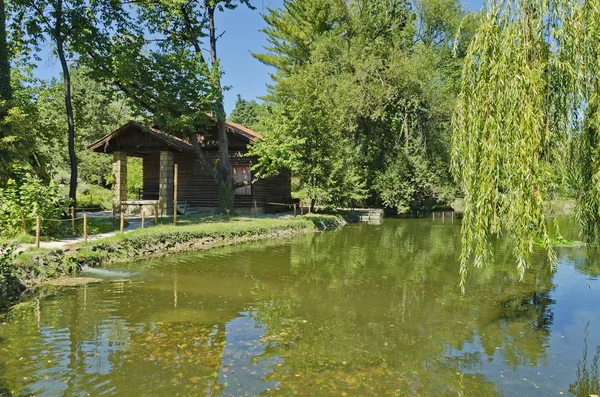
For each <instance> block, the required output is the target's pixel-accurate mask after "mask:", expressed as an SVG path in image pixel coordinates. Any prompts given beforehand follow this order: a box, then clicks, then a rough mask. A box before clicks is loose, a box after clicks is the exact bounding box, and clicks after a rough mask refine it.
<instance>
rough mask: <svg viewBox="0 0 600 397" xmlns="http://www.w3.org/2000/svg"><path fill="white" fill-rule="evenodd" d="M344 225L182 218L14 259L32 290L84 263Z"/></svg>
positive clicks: (315, 220) (335, 219)
mask: <svg viewBox="0 0 600 397" xmlns="http://www.w3.org/2000/svg"><path fill="white" fill-rule="evenodd" d="M90 220H92V219H90ZM94 221H97V222H98V224H97V225H96V226H98V227H99V228H101V227H108V226H112V220H111V219H95V220H93V222H94ZM343 224H344V221H343V219H342V218H341V217H340V216H335V215H306V216H298V217H287V218H246V217H231V218H228V217H221V216H189V217H185V218H182V219H181V222H180V223H179V224H178V225H176V226H175V225H172V224H159V225H157V226H153V227H148V228H145V229H137V230H134V231H132V232H129V233H120V234H116V235H114V236H111V237H107V238H104V239H101V240H97V241H94V242H90V243H81V244H79V246H74V247H70V249H68V250H64V251H62V250H61V251H56V250H48V249H28V250H26V251H24V252H22V253H20V254H19V255H18V256H17V257H16V258H15V259H14V260H13V261H12V262H13V263H12V265H13V266H14V273H15V275H16V277H17V279H18V280H21V282H22V284H23V286H24V287H27V288H31V287H33V286H35V285H37V284H39V283H42V282H44V281H47V280H49V279H52V278H56V277H60V276H63V275H67V274H74V272H75V271H76V269H77V268H79V266H81V265H83V264H86V265H89V266H92V267H94V266H99V265H104V264H107V263H109V262H119V261H129V260H133V259H136V258H138V259H139V258H147V257H151V256H156V255H164V254H165V253H166V252H171V253H177V252H179V251H182V250H186V249H193V248H194V247H198V249H199V248H211V247H215V246H222V245H227V244H233V243H239V242H243V241H249V240H255V239H267V238H275V237H279V236H289V235H292V234H296V233H303V232H311V231H317V230H328V229H335V228H339V227H341V226H343ZM69 226H70V223H69ZM98 230H100V229H98ZM74 248H77V249H74ZM16 297H17V296H14V297H12V298H16Z"/></svg>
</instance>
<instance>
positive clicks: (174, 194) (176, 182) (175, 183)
mask: <svg viewBox="0 0 600 397" xmlns="http://www.w3.org/2000/svg"><path fill="white" fill-rule="evenodd" d="M173 173H174V175H173V224H174V225H177V187H178V186H177V185H178V180H177V179H178V176H179V165H178V164H175V170H174V171H173Z"/></svg>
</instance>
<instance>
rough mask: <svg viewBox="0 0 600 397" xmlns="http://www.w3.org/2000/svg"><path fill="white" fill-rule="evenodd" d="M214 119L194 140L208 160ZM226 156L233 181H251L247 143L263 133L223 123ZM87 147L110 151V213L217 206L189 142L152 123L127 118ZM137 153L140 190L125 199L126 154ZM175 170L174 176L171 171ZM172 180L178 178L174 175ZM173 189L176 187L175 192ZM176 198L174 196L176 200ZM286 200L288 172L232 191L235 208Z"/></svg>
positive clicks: (260, 207)
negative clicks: (119, 125)
mask: <svg viewBox="0 0 600 397" xmlns="http://www.w3.org/2000/svg"><path fill="white" fill-rule="evenodd" d="M212 121H213V123H212V124H211V125H209V126H208V127H206V131H201V132H199V133H198V135H197V136H198V140H199V142H200V144H201V146H202V148H203V150H204V152H205V153H206V156H207V158H208V159H209V161H210V162H211V163H213V164H215V163H216V162H217V161H218V158H219V156H218V139H217V137H218V132H217V125H216V122H215V120H214V118H213V119H212ZM226 127H227V134H228V138H229V159H230V161H231V164H232V171H233V176H234V181H236V182H243V181H251V180H252V179H251V178H252V170H251V168H252V166H253V165H254V164H256V162H257V158H256V157H252V156H248V146H249V145H253V144H254V143H255V142H257V141H260V140H262V139H263V137H262V136H261V135H260V134H258V133H257V132H254V131H252V130H250V129H248V128H245V127H243V126H241V125H239V124H235V123H232V122H229V121H227V122H226ZM87 149H88V150H89V151H92V152H96V153H106V154H112V156H113V176H114V185H113V212H114V213H120V212H124V213H139V212H142V211H143V212H144V213H145V214H146V215H148V216H152V215H154V214H155V212H158V214H159V215H172V214H173V211H174V208H175V207H176V208H177V210H178V211H179V212H184V211H185V212H188V213H190V212H213V211H215V210H216V208H218V206H219V187H218V185H217V183H216V182H215V181H214V179H213V177H212V176H211V175H210V174H209V173H208V172H207V170H206V169H205V168H204V167H203V166H202V164H201V162H200V160H198V159H197V156H196V153H195V151H194V148H193V146H192V144H191V143H189V142H188V141H187V140H185V139H184V138H183V136H178V135H171V134H167V133H165V132H163V131H161V130H159V129H158V128H156V127H154V126H149V127H146V126H143V125H142V124H140V123H138V122H135V121H129V122H128V123H126V124H125V125H123V126H121V127H120V128H118V129H117V130H115V131H114V132H112V133H110V134H108V135H106V136H104V137H102V138H101V139H99V140H97V141H96V142H94V143H92V144H90V145H89V146H88V147H87ZM129 156H133V157H140V158H142V164H143V182H144V183H143V189H142V192H141V197H139V199H138V200H128V199H127V158H128V157H129ZM176 169H177V176H175V172H176V171H175V170H176ZM176 179H177V183H175V180H176ZM175 189H177V192H175ZM175 200H176V201H177V202H176V203H175ZM290 200H291V172H290V171H289V170H281V172H280V173H279V174H278V175H276V176H274V177H272V178H266V179H260V180H258V181H256V182H255V183H253V184H252V185H248V186H244V187H241V188H238V189H236V190H235V200H234V208H235V209H236V210H237V211H238V212H242V213H244V212H247V213H255V212H265V210H268V209H269V208H271V207H273V206H274V205H275V204H277V203H282V205H285V203H287V202H289V201H290Z"/></svg>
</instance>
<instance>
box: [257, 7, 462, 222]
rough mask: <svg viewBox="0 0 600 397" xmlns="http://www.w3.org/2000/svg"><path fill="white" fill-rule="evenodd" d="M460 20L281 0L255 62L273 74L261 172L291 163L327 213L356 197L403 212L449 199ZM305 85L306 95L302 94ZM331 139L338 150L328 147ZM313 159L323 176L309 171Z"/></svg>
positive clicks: (426, 10)
mask: <svg viewBox="0 0 600 397" xmlns="http://www.w3.org/2000/svg"><path fill="white" fill-rule="evenodd" d="M445 9H448V11H446V12H445V13H443V14H442V15H443V16H442V17H440V16H439V15H438V11H440V10H445ZM464 15H465V13H464V12H463V11H462V9H461V7H460V6H459V5H458V3H457V2H450V1H442V0H426V1H422V2H419V3H418V4H417V5H416V6H415V8H414V9H413V8H411V7H410V6H409V4H408V3H407V2H405V1H401V0H386V1H381V2H368V1H359V0H357V1H350V2H342V1H335V0H311V1H292V0H288V1H285V2H284V4H283V7H282V8H281V9H269V10H268V12H267V14H266V15H265V16H264V19H265V21H266V22H267V24H268V26H267V28H266V29H265V30H264V32H265V33H266V34H267V35H268V38H267V40H268V41H269V43H270V45H269V46H267V47H266V48H265V50H266V52H265V53H262V54H254V56H255V57H256V58H257V59H259V60H260V61H261V62H263V63H265V64H267V65H270V66H273V67H275V68H276V74H275V76H274V84H273V86H271V88H270V90H269V94H268V95H267V97H266V98H265V99H266V104H267V107H270V108H271V109H272V111H271V112H270V113H269V114H268V115H267V116H265V118H264V119H263V120H261V122H262V123H265V124H269V128H266V127H265V128H264V130H263V131H262V132H263V133H264V135H265V137H266V140H265V142H264V143H260V144H259V145H257V146H256V149H255V150H256V153H257V154H259V155H260V156H261V167H262V169H263V172H266V173H269V172H274V171H275V170H276V169H277V166H275V164H277V163H281V162H285V161H286V159H289V160H290V164H291V165H293V168H292V169H293V171H294V172H296V173H298V175H299V176H300V182H301V185H302V187H304V188H306V189H307V190H308V191H312V192H313V193H311V194H318V195H319V197H317V196H311V198H312V199H313V200H319V201H322V202H323V203H325V204H327V203H329V204H331V205H347V204H350V203H351V202H354V203H355V204H356V203H360V202H361V201H362V200H363V199H364V200H366V202H368V203H371V204H383V205H385V206H388V207H392V208H395V209H397V210H398V211H407V210H409V209H410V208H415V207H416V208H419V207H421V206H424V205H427V201H428V200H436V199H437V200H440V199H445V198H447V197H449V196H451V195H452V192H453V184H452V181H451V176H450V173H449V172H448V168H449V167H448V164H449V142H450V139H449V138H450V119H451V115H452V109H453V105H454V99H455V96H456V91H457V86H458V84H457V80H458V79H459V76H460V65H461V57H462V56H463V55H464V49H465V47H466V46H465V45H464V44H463V42H464V41H468V39H469V37H470V34H471V32H472V25H473V21H472V20H471V19H468V20H467V21H466V22H465V24H464V29H463V30H462V32H460V33H459V32H458V30H459V29H458V28H459V25H460V21H461V19H462V17H463V16H464ZM457 36H458V39H456V37H457ZM453 46H456V47H457V54H458V59H457V58H453V56H452V48H453ZM317 86H319V87H321V88H320V91H319V88H317ZM305 87H311V89H312V90H313V92H312V93H310V92H309V93H308V94H307V95H303V94H301V93H302V92H303V90H304V89H305ZM319 92H321V93H320V94H319ZM318 95H322V98H321V99H320V100H317V99H316V96H318ZM296 109H306V111H305V113H304V114H305V117H307V118H310V122H308V121H307V120H306V118H300V117H298V116H297V114H296V113H297V112H296ZM270 119H271V120H270ZM309 136H310V138H308V137H309ZM331 141H336V142H337V144H336V145H337V146H339V148H338V147H336V148H335V149H333V150H329V149H326V148H328V147H332V145H331ZM322 149H324V151H323V152H322V153H319V152H320V151H321V150H322ZM302 152H303V153H305V155H304V156H300V155H299V154H298V153H302ZM313 156H316V157H317V158H316V159H315V158H314V157H313ZM315 162H317V163H319V162H320V163H322V164H324V166H323V167H322V169H323V177H324V178H315V177H314V175H309V174H308V172H309V171H310V170H311V169H313V168H315V167H313V164H314V163H315ZM336 166H337V167H336ZM317 169H318V168H317ZM329 169H332V170H333V169H339V170H340V172H339V173H338V174H334V173H328V171H327V170H329ZM344 170H346V171H347V172H345V171H344ZM315 184H316V185H315ZM341 186H343V188H342V189H340V188H339V187H341ZM334 190H337V194H330V193H332V192H333V191H334ZM341 191H345V192H346V193H347V194H345V195H344V194H341V195H340V194H339V193H341ZM338 199H341V201H337V202H336V200H338Z"/></svg>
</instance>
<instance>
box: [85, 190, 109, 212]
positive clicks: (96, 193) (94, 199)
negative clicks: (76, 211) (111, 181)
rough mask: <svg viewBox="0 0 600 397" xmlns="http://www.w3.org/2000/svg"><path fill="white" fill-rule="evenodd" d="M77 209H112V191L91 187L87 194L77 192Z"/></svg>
mask: <svg viewBox="0 0 600 397" xmlns="http://www.w3.org/2000/svg"><path fill="white" fill-rule="evenodd" d="M77 207H78V208H85V209H111V208H112V191H111V190H110V189H106V188H104V187H102V186H97V185H89V189H87V190H86V192H85V193H79V192H77Z"/></svg>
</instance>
